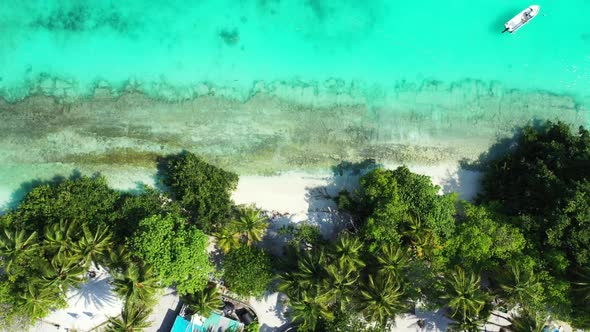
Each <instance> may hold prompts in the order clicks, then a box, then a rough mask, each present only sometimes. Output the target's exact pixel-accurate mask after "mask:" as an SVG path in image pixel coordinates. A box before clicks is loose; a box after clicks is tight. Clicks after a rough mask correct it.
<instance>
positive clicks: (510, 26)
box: [502, 5, 541, 33]
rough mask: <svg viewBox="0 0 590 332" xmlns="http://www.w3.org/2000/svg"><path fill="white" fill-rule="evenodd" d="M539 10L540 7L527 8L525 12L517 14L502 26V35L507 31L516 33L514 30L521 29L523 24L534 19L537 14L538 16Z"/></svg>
mask: <svg viewBox="0 0 590 332" xmlns="http://www.w3.org/2000/svg"><path fill="white" fill-rule="evenodd" d="M539 10H541V7H539V6H537V5H531V6H528V7H527V8H526V9H525V10H523V11H521V12H520V13H518V14H517V15H516V16H514V17H513V18H512V19H511V20H510V21H508V22H506V23H505V24H504V28H505V29H504V31H502V33H504V32H506V31H508V32H510V33H514V32H516V30H518V29H520V28H522V27H523V26H524V25H525V24H527V23H529V22H530V20H532V19H533V18H535V16H537V14H539Z"/></svg>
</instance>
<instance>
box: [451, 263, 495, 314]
mask: <svg viewBox="0 0 590 332" xmlns="http://www.w3.org/2000/svg"><path fill="white" fill-rule="evenodd" d="M445 288H446V294H445V295H443V296H442V298H443V299H445V300H447V301H448V303H447V305H448V306H449V307H450V308H451V309H452V310H453V312H452V314H451V318H453V319H455V320H458V321H460V322H467V321H469V320H471V321H475V320H476V319H475V318H476V317H478V316H479V314H480V312H481V311H482V310H483V309H484V306H485V304H486V302H487V296H486V294H485V293H484V292H483V291H482V290H481V289H480V277H479V276H477V275H475V273H473V272H471V273H469V275H467V273H466V272H465V270H463V269H462V268H460V267H456V268H455V271H452V272H451V273H450V274H449V275H447V279H446V285H445Z"/></svg>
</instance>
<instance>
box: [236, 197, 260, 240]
mask: <svg viewBox="0 0 590 332" xmlns="http://www.w3.org/2000/svg"><path fill="white" fill-rule="evenodd" d="M237 214H238V216H237V218H236V220H234V221H233V222H232V224H233V225H234V226H233V227H232V228H233V229H235V231H236V233H237V235H238V238H240V239H241V240H242V241H243V242H245V243H246V244H247V245H252V244H253V243H255V242H260V241H262V237H263V236H264V234H265V233H266V229H267V227H268V218H267V217H265V216H264V215H262V210H260V209H258V208H257V207H256V206H253V205H252V206H240V207H238V211H237Z"/></svg>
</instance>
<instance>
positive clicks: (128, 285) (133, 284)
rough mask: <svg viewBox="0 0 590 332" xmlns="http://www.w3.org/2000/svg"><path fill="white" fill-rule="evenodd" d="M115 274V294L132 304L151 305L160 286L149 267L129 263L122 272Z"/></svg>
mask: <svg viewBox="0 0 590 332" xmlns="http://www.w3.org/2000/svg"><path fill="white" fill-rule="evenodd" d="M113 274H114V276H113V277H114V278H113V287H114V289H115V292H116V293H117V294H118V295H119V296H121V297H122V298H123V299H124V300H125V301H127V302H130V303H144V304H149V303H151V302H152V300H153V296H154V294H155V293H156V291H157V289H158V287H159V286H160V284H159V281H158V279H157V278H156V276H155V275H154V272H153V269H152V267H151V266H149V265H141V264H138V263H129V264H128V265H127V266H126V267H125V268H124V269H123V270H122V271H118V272H115V273H113Z"/></svg>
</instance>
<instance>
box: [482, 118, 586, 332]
mask: <svg viewBox="0 0 590 332" xmlns="http://www.w3.org/2000/svg"><path fill="white" fill-rule="evenodd" d="M479 200H480V201H482V202H484V203H486V204H489V205H492V206H494V207H495V208H496V209H497V210H499V211H501V212H503V213H505V214H506V215H508V216H510V218H511V222H512V224H513V225H515V226H516V227H518V228H519V230H520V231H521V232H522V234H523V235H524V237H525V238H526V239H527V243H528V245H527V247H526V249H525V251H526V254H527V255H529V256H531V257H533V259H534V261H535V263H536V264H535V270H534V272H533V273H534V274H535V275H536V276H537V277H538V278H539V282H541V283H542V284H543V285H544V288H545V292H544V297H545V300H544V302H545V304H546V305H548V307H549V309H550V311H551V314H552V315H553V316H557V317H562V318H564V319H571V320H572V321H574V322H575V323H576V324H577V326H579V327H583V328H588V327H590V321H588V320H585V319H584V317H588V316H589V315H588V314H589V313H590V310H589V311H586V310H585V309H584V306H583V305H582V306H580V305H578V303H577V302H578V297H577V296H576V294H574V293H573V292H570V290H572V289H573V288H574V287H572V286H575V282H576V276H575V274H573V273H572V271H578V270H579V269H580V268H581V267H584V266H588V264H590V133H589V132H588V131H587V130H585V129H584V128H582V127H580V128H579V129H578V131H577V132H573V131H572V130H570V127H569V126H568V125H566V124H564V123H562V122H558V123H551V122H547V123H545V124H544V125H542V126H540V127H532V126H527V127H525V128H524V129H523V131H522V133H521V135H519V136H518V137H517V144H516V146H515V147H514V148H513V149H511V150H510V151H508V153H507V154H506V155H504V156H500V157H498V158H496V159H495V160H492V161H491V163H490V165H489V167H488V169H487V172H486V174H485V176H484V179H483V193H482V194H481V196H480V198H479Z"/></svg>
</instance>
